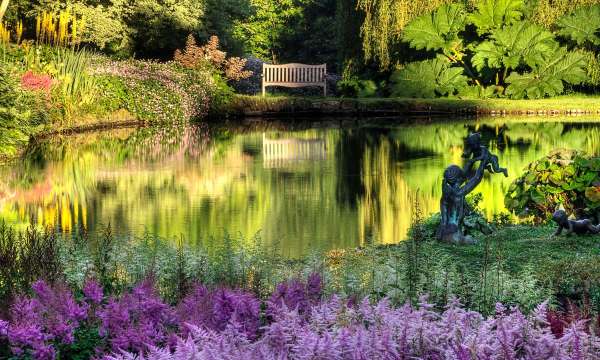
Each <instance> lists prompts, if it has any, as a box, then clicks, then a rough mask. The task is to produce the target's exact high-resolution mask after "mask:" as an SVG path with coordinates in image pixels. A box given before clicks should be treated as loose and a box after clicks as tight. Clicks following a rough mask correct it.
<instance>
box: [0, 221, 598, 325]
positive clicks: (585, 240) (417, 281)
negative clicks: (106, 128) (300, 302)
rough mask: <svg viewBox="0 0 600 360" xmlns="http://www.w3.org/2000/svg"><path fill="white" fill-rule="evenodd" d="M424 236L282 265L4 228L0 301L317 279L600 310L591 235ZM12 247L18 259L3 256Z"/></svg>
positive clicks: (256, 253)
mask: <svg viewBox="0 0 600 360" xmlns="http://www.w3.org/2000/svg"><path fill="white" fill-rule="evenodd" d="M415 229H417V228H415ZM433 230H434V226H433V222H428V223H426V224H425V225H422V226H420V227H419V229H417V230H413V233H412V236H411V238H410V239H409V240H407V241H405V242H402V243H400V244H398V245H393V246H370V247H367V248H362V249H346V250H332V251H327V252H314V253H313V254H311V255H309V256H306V257H305V258H303V259H300V260H288V259H285V258H282V257H281V256H280V255H279V252H278V249H273V248H268V247H265V246H264V245H263V244H262V242H261V241H260V238H251V239H244V238H237V237H231V236H226V237H225V238H223V239H222V241H220V242H217V244H218V245H214V246H212V247H208V248H205V247H202V246H200V245H198V246H193V247H189V246H187V245H185V243H181V242H180V243H179V244H180V245H179V246H173V245H172V244H173V242H171V241H167V240H165V239H160V238H157V237H155V236H152V235H147V236H145V237H142V238H124V237H119V236H114V235H112V234H111V233H110V231H107V232H106V233H103V234H74V235H69V236H67V237H63V236H62V235H59V234H56V233H53V232H50V233H39V232H29V233H26V234H25V235H24V236H21V237H19V236H16V235H15V234H14V233H12V232H11V231H10V230H7V229H5V228H4V229H0V239H1V240H2V241H0V254H4V255H5V256H3V257H2V258H3V259H10V261H5V263H4V265H3V271H2V272H0V280H1V281H0V284H3V286H0V298H3V299H7V298H10V297H11V294H12V293H13V292H16V293H19V292H22V291H24V292H27V291H28V289H29V287H30V285H31V283H32V282H33V281H35V280H36V279H38V278H40V277H42V278H45V279H47V280H50V281H61V282H66V283H67V284H69V285H70V286H71V287H72V288H74V289H78V288H81V286H83V283H84V282H85V279H86V278H89V277H93V278H96V279H98V280H99V281H100V282H101V283H102V284H103V286H104V287H105V288H106V289H110V291H113V292H115V293H120V292H121V291H123V290H124V289H128V288H130V287H131V286H133V285H134V284H135V283H138V282H139V281H142V280H143V279H144V278H145V277H147V276H149V275H152V277H153V278H154V279H155V280H156V282H157V286H158V289H159V291H160V293H161V295H162V296H163V297H164V298H165V299H167V300H168V301H175V300H176V299H179V298H181V296H183V295H185V291H186V290H185V289H189V288H190V286H191V285H192V284H193V283H195V282H201V283H203V284H205V285H207V286H209V287H214V286H220V285H225V286H230V287H240V288H244V289H247V290H249V291H252V292H254V293H255V294H256V295H257V296H259V297H261V298H264V297H265V296H268V294H270V293H271V292H272V291H273V290H274V288H275V286H276V284H277V283H279V282H281V281H285V280H287V279H290V278H295V277H300V278H306V277H307V276H308V275H309V274H310V273H313V272H318V273H319V274H321V276H322V277H323V279H324V283H325V288H324V291H325V293H326V294H329V295H332V294H337V295H340V296H343V297H349V298H356V299H360V298H363V297H369V298H371V299H381V298H383V297H387V298H389V299H390V300H391V301H392V302H393V303H395V304H402V303H404V302H407V301H409V302H413V303H416V302H417V301H418V298H419V296H420V295H423V294H428V295H429V301H431V302H432V303H434V304H437V305H438V306H440V308H441V307H443V306H444V305H445V304H447V303H448V301H449V300H450V299H451V298H453V297H457V298H459V299H460V300H461V302H462V303H463V304H465V305H466V306H467V307H469V308H471V309H475V310H478V311H480V312H482V313H488V314H489V313H493V311H494V305H495V304H496V303H497V302H501V303H504V304H507V305H515V306H519V307H520V308H521V309H524V310H527V311H529V310H532V309H533V308H534V307H535V306H537V305H538V304H539V303H541V302H543V301H546V300H550V304H552V305H553V306H559V307H562V306H565V305H566V304H567V303H568V302H573V303H575V304H578V305H580V306H585V307H586V308H587V309H589V310H590V311H594V312H600V248H599V246H600V237H598V236H595V237H594V236H582V237H571V238H566V237H557V238H551V237H550V235H551V234H552V231H553V229H552V227H549V226H537V227H532V226H525V225H519V226H503V227H500V228H499V229H498V230H497V231H496V232H494V233H493V234H491V235H487V236H483V235H482V236H480V237H479V240H480V241H479V243H478V244H476V245H472V246H455V245H448V244H441V243H439V242H437V241H436V240H434V239H433V236H432V235H433ZM16 243H18V244H21V245H19V246H18V247H15V246H14V244H16ZM15 249H20V250H19V251H20V253H19V254H14V255H15V256H11V251H16V250H15ZM3 303H5V304H6V303H7V302H6V301H3Z"/></svg>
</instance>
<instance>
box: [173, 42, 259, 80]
mask: <svg viewBox="0 0 600 360" xmlns="http://www.w3.org/2000/svg"><path fill="white" fill-rule="evenodd" d="M174 60H175V61H176V62H178V63H180V64H181V65H182V66H183V67H186V68H189V69H198V68H201V67H204V66H206V65H209V66H212V67H214V68H215V69H217V70H219V71H221V72H222V73H223V74H224V75H225V77H226V78H227V79H228V80H233V81H238V80H241V79H246V78H249V77H250V76H252V71H245V70H244V67H245V66H246V59H241V58H238V57H231V58H227V53H226V52H224V51H221V50H219V38H218V37H217V36H211V37H210V39H209V40H208V43H206V45H204V46H198V45H197V44H196V39H195V38H194V36H193V35H191V34H190V35H189V36H188V38H187V42H186V45H185V49H183V50H179V49H178V50H176V51H175V56H174Z"/></svg>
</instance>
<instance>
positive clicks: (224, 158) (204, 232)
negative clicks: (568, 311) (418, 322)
mask: <svg viewBox="0 0 600 360" xmlns="http://www.w3.org/2000/svg"><path fill="white" fill-rule="evenodd" d="M563 120H564V119H563ZM474 130H477V131H479V132H481V133H482V135H483V140H484V142H485V144H486V146H488V147H489V148H490V149H491V150H492V151H493V152H495V153H497V154H498V155H499V157H500V162H501V163H502V164H503V165H504V164H506V166H507V167H508V170H509V174H510V177H509V178H508V179H504V178H503V177H489V176H486V178H485V179H484V181H483V182H482V183H481V185H480V186H479V188H478V191H480V192H482V193H483V194H484V196H483V204H482V206H483V208H484V210H485V213H486V214H487V215H488V216H489V217H491V216H493V214H496V213H499V212H501V211H503V210H504V204H503V198H504V194H505V192H506V190H507V188H508V185H509V184H510V182H511V181H512V179H513V178H514V177H516V176H518V174H519V173H520V172H521V171H522V169H523V168H524V167H525V166H526V165H527V164H528V163H529V162H531V161H533V160H535V159H537V158H540V157H542V156H543V155H545V154H547V153H548V152H549V151H551V150H553V149H555V148H562V147H565V148H574V149H580V150H585V151H587V152H589V153H596V154H598V153H599V152H600V124H599V123H595V122H593V121H589V122H587V121H578V122H574V121H572V120H571V121H568V120H565V121H554V120H550V119H545V120H544V121H540V120H511V119H487V120H480V121H474V120H471V121H466V120H465V121H434V122H430V123H427V124H419V123H406V122H405V123H394V122H391V121H388V122H386V123H383V124H382V123H364V124H363V125H361V126H358V125H356V123H354V124H352V125H350V126H340V125H334V126H322V125H319V126H318V127H317V126H315V127H313V126H312V124H308V123H306V124H305V123H302V124H300V125H298V124H296V125H293V126H291V127H288V126H279V125H273V124H254V125H252V126H249V125H235V126H229V127H228V128H224V127H209V126H207V125H197V126H182V127H173V128H161V129H156V128H142V129H121V130H115V131H110V132H98V133H88V134H81V135H77V136H70V137H62V138H54V139H50V140H46V141H42V142H40V143H38V144H35V145H32V146H31V148H30V149H29V151H28V152H27V153H26V155H25V156H24V157H23V158H22V159H19V161H15V162H14V163H12V164H9V165H6V166H3V167H2V168H0V172H1V175H2V179H3V181H2V182H0V218H2V219H4V220H5V221H7V222H8V223H11V224H16V225H18V226H19V227H21V228H24V227H26V226H28V224H30V223H33V224H35V225H39V226H50V227H53V228H57V229H60V230H62V231H65V232H69V231H73V229H74V228H76V227H77V226H82V227H84V228H86V229H87V230H88V231H98V230H100V229H102V228H103V226H105V225H107V224H109V223H110V225H111V227H112V228H113V229H114V230H115V231H117V232H123V233H132V234H141V233H143V232H144V231H150V232H153V233H156V234H158V235H161V236H164V237H167V238H172V239H175V238H179V237H180V236H183V237H184V238H186V239H187V240H188V241H190V242H192V243H196V244H200V243H202V244H204V245H210V244H211V242H212V241H216V240H212V236H214V238H215V239H219V238H220V237H221V236H220V235H221V234H222V233H223V232H224V231H228V232H230V233H234V234H237V233H240V234H243V235H245V236H246V237H248V238H250V237H252V236H253V235H254V234H256V233H258V232H260V235H261V237H262V239H263V241H264V242H265V243H266V244H271V245H272V244H278V247H279V248H280V251H281V252H282V254H283V255H285V256H298V255H300V254H303V253H306V252H307V251H310V250H314V249H322V250H327V249H332V248H340V247H353V246H357V245H364V244H366V243H367V242H371V241H372V242H376V243H395V242H398V241H402V240H403V239H404V238H405V236H406V233H407V231H408V228H409V226H410V223H411V221H412V219H411V216H412V211H411V207H412V204H413V201H414V197H415V196H418V201H419V202H420V204H421V208H422V209H423V211H424V213H425V214H430V213H433V212H436V211H438V207H439V198H440V196H441V185H440V178H441V173H442V171H443V169H444V167H445V166H447V165H448V164H451V163H456V164H460V163H461V161H462V159H461V157H460V155H461V153H462V146H463V143H462V141H463V138H464V137H465V136H466V135H467V134H468V133H469V131H474ZM265 140H266V141H267V142H265ZM269 141H271V142H270V143H269ZM269 144H270V145H269ZM266 145H269V146H271V145H272V146H275V147H274V148H269V149H277V147H278V149H280V151H279V152H278V153H275V152H274V150H268V149H267V148H266V147H265V146H266ZM303 149H304V150H303ZM417 190H418V195H416V194H417ZM174 241H175V240H174Z"/></svg>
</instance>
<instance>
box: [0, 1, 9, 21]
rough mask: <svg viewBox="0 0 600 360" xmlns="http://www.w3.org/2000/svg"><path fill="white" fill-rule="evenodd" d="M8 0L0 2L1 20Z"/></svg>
mask: <svg viewBox="0 0 600 360" xmlns="http://www.w3.org/2000/svg"><path fill="white" fill-rule="evenodd" d="M8 1H9V0H2V2H1V3H0V21H2V18H3V17H4V14H5V13H6V9H8Z"/></svg>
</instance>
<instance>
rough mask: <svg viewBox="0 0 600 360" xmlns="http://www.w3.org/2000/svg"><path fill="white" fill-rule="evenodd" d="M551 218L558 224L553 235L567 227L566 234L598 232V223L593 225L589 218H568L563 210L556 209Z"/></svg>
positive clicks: (599, 227)
mask: <svg viewBox="0 0 600 360" xmlns="http://www.w3.org/2000/svg"><path fill="white" fill-rule="evenodd" d="M552 220H554V222H556V223H557V224H558V229H556V232H555V233H554V236H558V235H560V234H561V233H562V231H563V229H567V233H566V235H571V234H573V233H574V234H576V235H585V234H600V225H594V224H593V223H592V220H590V219H582V220H569V216H568V215H567V213H566V212H565V211H564V210H556V211H555V212H554V214H553V215H552Z"/></svg>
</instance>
